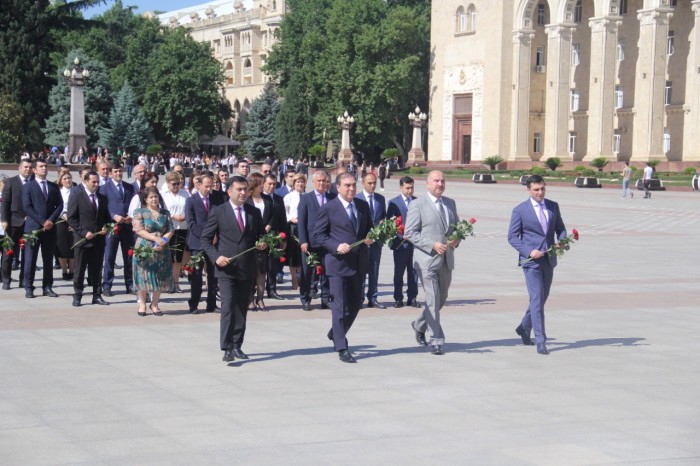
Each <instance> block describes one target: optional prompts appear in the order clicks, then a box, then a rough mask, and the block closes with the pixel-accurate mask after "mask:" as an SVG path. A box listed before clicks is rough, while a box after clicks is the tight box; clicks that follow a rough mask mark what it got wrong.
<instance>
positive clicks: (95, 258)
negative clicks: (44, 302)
mask: <svg viewBox="0 0 700 466" xmlns="http://www.w3.org/2000/svg"><path fill="white" fill-rule="evenodd" d="M93 241H94V244H93V245H92V246H91V247H89V248H85V247H82V246H77V247H76V248H75V249H74V250H73V251H74V255H75V275H74V276H73V292H74V293H75V294H76V295H78V296H82V295H83V284H84V281H85V270H86V269H87V273H88V277H89V280H88V283H90V284H91V285H92V297H93V298H96V297H98V296H100V295H101V294H102V287H101V286H100V285H101V284H102V258H103V257H104V254H105V243H104V241H105V239H104V238H100V237H96V238H95V239H94V240H93Z"/></svg>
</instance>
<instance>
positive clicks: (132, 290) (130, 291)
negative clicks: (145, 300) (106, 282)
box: [126, 286, 134, 294]
mask: <svg viewBox="0 0 700 466" xmlns="http://www.w3.org/2000/svg"><path fill="white" fill-rule="evenodd" d="M126 294H134V287H133V286H127V287H126Z"/></svg>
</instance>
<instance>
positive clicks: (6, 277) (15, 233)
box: [0, 226, 25, 285]
mask: <svg viewBox="0 0 700 466" xmlns="http://www.w3.org/2000/svg"><path fill="white" fill-rule="evenodd" d="M7 230H8V231H5V235H6V236H9V237H10V238H12V241H13V242H14V243H15V245H14V247H13V248H12V251H13V253H14V254H13V255H12V256H8V255H7V254H4V253H3V254H2V261H1V264H2V265H0V268H1V269H2V283H3V285H9V284H10V282H11V281H12V261H13V260H14V258H15V257H17V256H18V255H19V256H20V259H21V261H20V268H19V281H20V282H23V281H24V261H25V259H24V257H25V253H24V251H25V250H24V249H20V248H19V239H20V238H21V237H22V233H24V226H21V227H13V226H8V227H7Z"/></svg>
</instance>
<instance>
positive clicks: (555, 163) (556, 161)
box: [544, 157, 561, 171]
mask: <svg viewBox="0 0 700 466" xmlns="http://www.w3.org/2000/svg"><path fill="white" fill-rule="evenodd" d="M544 164H545V165H547V166H548V167H549V169H550V170H552V171H556V169H557V168H558V167H560V166H561V159H560V158H559V157H550V158H548V159H547V161H546V162H545V163H544Z"/></svg>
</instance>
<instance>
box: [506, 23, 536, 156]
mask: <svg viewBox="0 0 700 466" xmlns="http://www.w3.org/2000/svg"><path fill="white" fill-rule="evenodd" d="M533 37H535V31H533V30H531V29H523V30H520V31H515V32H513V100H512V105H513V112H512V114H511V121H510V134H511V138H510V140H511V143H510V152H511V154H510V156H509V157H508V160H510V161H531V160H532V159H531V158H530V155H529V152H528V145H529V143H528V141H529V139H530V135H529V133H528V128H529V126H530V124H529V123H530V73H531V72H532V65H531V61H532V60H531V56H532V38H533Z"/></svg>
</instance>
